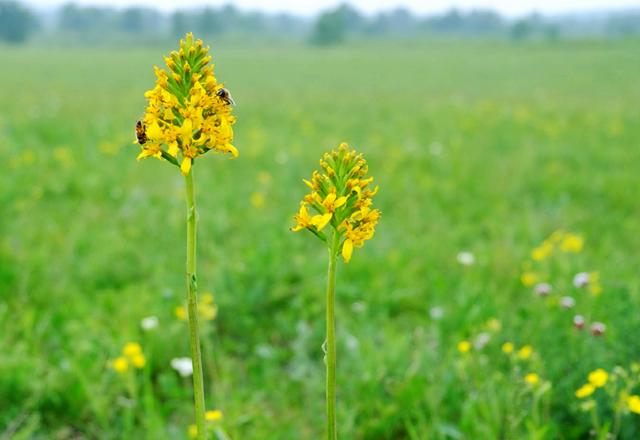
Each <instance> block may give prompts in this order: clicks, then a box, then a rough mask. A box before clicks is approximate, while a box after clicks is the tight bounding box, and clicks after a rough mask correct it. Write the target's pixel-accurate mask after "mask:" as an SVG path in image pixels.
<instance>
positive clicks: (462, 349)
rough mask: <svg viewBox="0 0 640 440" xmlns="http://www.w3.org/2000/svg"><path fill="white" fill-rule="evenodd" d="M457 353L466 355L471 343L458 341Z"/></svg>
mask: <svg viewBox="0 0 640 440" xmlns="http://www.w3.org/2000/svg"><path fill="white" fill-rule="evenodd" d="M457 348H458V351H459V352H460V353H468V352H469V350H471V342H469V341H460V342H458V346H457Z"/></svg>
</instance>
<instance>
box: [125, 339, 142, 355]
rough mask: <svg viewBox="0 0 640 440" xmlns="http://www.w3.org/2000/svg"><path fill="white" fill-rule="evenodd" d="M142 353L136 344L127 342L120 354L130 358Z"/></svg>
mask: <svg viewBox="0 0 640 440" xmlns="http://www.w3.org/2000/svg"><path fill="white" fill-rule="evenodd" d="M140 353H142V347H140V344H138V343H137V342H127V343H126V344H125V345H124V348H123V349H122V354H123V355H125V356H127V357H129V358H132V357H134V356H137V355H139V354H140Z"/></svg>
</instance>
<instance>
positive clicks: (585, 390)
mask: <svg viewBox="0 0 640 440" xmlns="http://www.w3.org/2000/svg"><path fill="white" fill-rule="evenodd" d="M595 390H596V387H594V386H593V385H591V384H590V383H586V384H584V385H582V386H581V387H580V388H578V389H577V390H576V397H577V398H578V399H583V398H585V397H587V396H590V395H592V394H593V392H594V391H595Z"/></svg>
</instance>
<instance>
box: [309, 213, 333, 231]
mask: <svg viewBox="0 0 640 440" xmlns="http://www.w3.org/2000/svg"><path fill="white" fill-rule="evenodd" d="M331 217H333V214H332V213H330V212H328V213H326V214H322V215H320V214H318V215H314V216H313V217H311V222H310V223H311V224H312V225H315V227H316V228H318V231H320V230H322V228H324V227H325V226H327V223H329V221H331Z"/></svg>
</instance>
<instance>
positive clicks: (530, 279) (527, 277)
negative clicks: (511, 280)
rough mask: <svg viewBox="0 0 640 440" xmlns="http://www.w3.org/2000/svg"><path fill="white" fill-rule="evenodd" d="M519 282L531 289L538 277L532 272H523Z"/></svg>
mask: <svg viewBox="0 0 640 440" xmlns="http://www.w3.org/2000/svg"><path fill="white" fill-rule="evenodd" d="M520 281H522V284H524V286H525V287H532V286H533V285H534V284H535V283H536V282H538V275H536V274H535V273H533V272H524V273H523V274H522V276H520Z"/></svg>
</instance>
